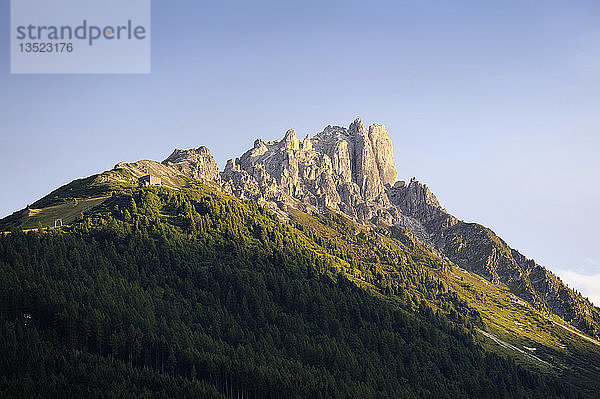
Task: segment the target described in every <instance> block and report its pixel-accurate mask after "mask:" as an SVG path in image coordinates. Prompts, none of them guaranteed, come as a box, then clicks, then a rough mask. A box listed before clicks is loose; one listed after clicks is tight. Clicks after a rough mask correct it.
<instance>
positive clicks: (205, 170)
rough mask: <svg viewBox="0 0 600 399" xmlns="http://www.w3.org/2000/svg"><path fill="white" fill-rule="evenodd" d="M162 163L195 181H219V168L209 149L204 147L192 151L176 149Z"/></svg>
mask: <svg viewBox="0 0 600 399" xmlns="http://www.w3.org/2000/svg"><path fill="white" fill-rule="evenodd" d="M162 163H163V164H164V165H166V166H168V167H170V168H172V169H175V170H177V171H178V172H180V173H181V174H183V175H185V176H188V177H191V178H193V179H198V180H218V179H219V167H218V166H217V163H216V162H215V159H214V158H213V156H212V154H211V153H210V151H209V150H208V148H206V147H204V146H202V147H199V148H196V149H191V150H180V149H175V151H173V153H172V154H171V155H169V157H168V158H167V159H165V160H164V161H163V162H162Z"/></svg>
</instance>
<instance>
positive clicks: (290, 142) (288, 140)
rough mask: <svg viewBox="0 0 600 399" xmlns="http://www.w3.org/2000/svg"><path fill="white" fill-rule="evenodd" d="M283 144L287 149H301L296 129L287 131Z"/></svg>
mask: <svg viewBox="0 0 600 399" xmlns="http://www.w3.org/2000/svg"><path fill="white" fill-rule="evenodd" d="M282 144H283V147H284V148H285V149H286V150H294V151H298V150H299V149H300V140H298V136H297V135H296V131H295V130H294V129H290V130H288V131H287V132H286V133H285V136H284V137H283V140H282Z"/></svg>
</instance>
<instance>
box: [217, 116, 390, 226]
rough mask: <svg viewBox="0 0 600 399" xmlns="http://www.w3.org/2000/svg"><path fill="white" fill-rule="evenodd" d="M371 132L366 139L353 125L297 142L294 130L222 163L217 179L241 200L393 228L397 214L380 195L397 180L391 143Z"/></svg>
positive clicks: (377, 129) (379, 131) (380, 132)
mask: <svg viewBox="0 0 600 399" xmlns="http://www.w3.org/2000/svg"><path fill="white" fill-rule="evenodd" d="M372 130H373V133H372V135H370V134H369V131H370V130H367V129H366V128H365V126H364V124H363V123H362V121H361V120H360V119H357V120H355V121H354V122H353V123H352V124H351V125H350V126H349V128H347V129H346V128H343V127H340V126H327V127H326V128H325V129H324V130H323V131H322V132H320V133H318V134H317V135H316V136H315V137H313V138H312V139H311V138H310V137H308V136H307V137H306V138H305V139H304V140H302V142H300V140H299V139H298V137H297V135H296V132H295V131H294V130H293V129H291V130H288V131H287V132H286V134H285V136H284V137H283V139H281V140H278V141H269V142H264V141H262V140H260V139H257V140H256V141H255V143H254V147H253V148H252V149H250V150H248V151H246V152H245V153H244V154H243V155H242V156H241V157H240V158H237V159H235V160H230V161H228V162H227V166H226V167H225V170H224V171H223V173H222V174H221V179H222V180H223V182H224V184H225V186H226V187H227V189H228V191H231V192H232V193H234V194H235V195H237V196H239V197H241V198H249V199H254V200H257V199H263V200H266V201H276V202H277V201H279V202H282V203H286V204H287V205H289V206H293V207H297V208H300V209H302V210H309V209H313V210H317V211H318V210H320V209H321V210H322V209H325V208H330V209H333V210H335V211H338V212H343V213H345V214H347V215H348V216H350V217H352V218H354V219H356V220H358V221H360V222H368V223H377V222H384V223H388V224H397V223H400V222H401V218H400V214H399V212H398V210H397V209H396V208H395V207H394V206H393V205H392V204H391V202H390V201H389V199H388V197H387V194H386V192H385V190H386V189H385V184H386V182H389V181H390V180H392V179H394V178H395V176H396V171H395V167H393V166H392V165H393V164H394V159H393V149H392V143H391V139H390V137H389V134H388V133H387V131H386V130H385V127H383V126H381V125H373V129H372ZM370 136H372V137H373V138H374V140H376V141H372V140H371V138H370ZM374 143H378V145H379V146H380V147H381V148H376V147H374ZM380 170H381V171H382V172H380ZM382 174H383V175H384V176H385V178H382ZM386 179H387V180H386Z"/></svg>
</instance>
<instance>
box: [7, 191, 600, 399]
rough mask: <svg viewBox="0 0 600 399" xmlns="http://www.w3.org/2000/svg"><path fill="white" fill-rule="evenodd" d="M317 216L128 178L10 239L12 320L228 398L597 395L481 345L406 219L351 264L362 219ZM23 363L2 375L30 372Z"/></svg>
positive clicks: (468, 313)
mask: <svg viewBox="0 0 600 399" xmlns="http://www.w3.org/2000/svg"><path fill="white" fill-rule="evenodd" d="M304 215H305V216H302V214H298V215H297V216H296V219H295V221H294V222H293V223H292V224H290V223H288V224H282V223H280V222H279V221H278V220H277V219H276V218H274V216H273V215H272V214H270V212H268V211H266V210H265V209H263V208H261V207H259V206H257V205H256V204H255V203H253V202H249V203H244V202H242V201H240V200H237V199H235V198H233V197H230V196H226V195H223V194H221V193H218V192H216V191H214V190H213V189H209V188H207V187H203V186H190V187H185V188H183V189H182V190H172V189H168V188H149V189H139V190H138V189H134V190H130V189H125V190H124V191H122V192H120V193H117V194H115V195H113V196H112V197H111V198H110V199H108V200H106V201H105V202H104V203H103V204H102V205H100V206H99V207H97V208H95V209H94V210H93V211H92V212H91V213H90V214H88V215H87V216H85V217H84V218H83V219H82V220H80V221H77V222H75V223H74V224H73V225H72V226H70V227H68V228H63V229H62V230H51V231H46V232H43V233H38V232H30V233H28V234H24V233H19V232H13V233H10V234H7V235H5V236H4V237H1V238H0V273H1V275H2V279H0V282H1V284H2V287H1V289H0V304H1V305H2V306H1V309H2V312H1V316H2V322H3V323H4V326H5V329H6V330H7V331H11V329H12V330H14V329H15V328H17V326H18V329H19V331H24V333H23V335H22V337H23V339H24V340H25V342H26V345H27V346H28V345H29V344H30V342H29V341H32V340H34V339H36V338H33V337H39V338H37V339H38V340H39V342H41V343H42V344H43V345H51V346H52V347H54V348H64V349H62V350H63V351H75V352H74V353H79V352H81V353H83V354H84V355H83V356H88V354H89V355H90V356H96V357H99V359H104V361H105V362H109V364H110V362H113V360H111V359H115V360H116V361H117V362H122V363H121V364H124V365H127V367H132V368H133V369H134V370H145V369H150V370H152V372H153V373H157V374H158V375H159V376H160V377H159V378H165V379H167V380H170V379H171V380H172V381H178V380H177V379H178V378H184V380H185V383H186V384H187V383H191V384H195V382H194V381H204V384H210V385H213V386H215V387H216V388H217V389H218V390H219V391H221V392H222V393H224V394H225V395H226V396H228V397H235V396H238V395H243V396H246V397H282V396H285V397H309V396H310V397H436V398H443V397H448V398H456V397H483V396H489V397H503V396H506V397H527V398H534V397H540V398H541V397H580V396H590V395H591V392H592V391H593V389H594V385H593V384H594V382H593V380H592V381H591V382H589V384H591V385H588V386H589V387H590V388H589V389H591V391H589V392H588V391H586V389H587V388H584V387H585V386H586V385H583V384H582V385H580V384H579V383H578V381H577V380H575V379H574V378H573V376H572V375H570V374H569V372H568V370H562V369H561V370H557V371H556V373H557V375H559V376H560V378H561V379H560V380H556V377H554V376H551V375H546V374H540V373H539V372H533V371H527V370H526V369H524V368H522V367H520V366H517V365H515V364H514V362H512V361H510V360H506V359H504V358H503V357H499V356H497V355H494V354H489V353H486V352H485V351H483V350H482V349H481V348H480V346H479V345H478V344H477V341H476V340H474V338H473V334H474V331H475V330H474V326H475V325H480V322H481V318H480V317H479V316H478V313H477V312H476V311H474V309H472V308H471V306H470V305H469V304H467V303H464V302H462V301H461V300H459V299H458V298H457V297H456V296H455V295H453V294H452V293H451V292H450V291H448V290H447V288H444V284H443V283H442V282H441V281H440V280H439V279H437V278H436V274H437V273H441V274H440V276H441V275H443V274H444V273H447V272H448V271H447V270H445V269H446V266H445V265H444V261H443V260H442V259H441V258H439V257H438V256H437V255H435V254H433V253H431V252H429V251H428V250H427V248H426V247H423V246H421V245H420V244H419V243H418V242H416V241H411V238H410V236H406V235H404V233H403V232H402V231H401V230H399V231H395V232H394V234H395V235H397V236H398V239H396V238H393V237H392V236H386V235H385V234H383V233H376V232H370V233H367V232H365V231H361V232H358V233H357V235H356V236H355V237H356V240H355V242H354V243H351V245H355V246H356V248H357V249H358V248H363V249H367V248H369V247H371V248H373V251H374V252H373V253H366V252H365V251H363V252H364V256H363V257H361V258H360V259H356V261H355V264H354V266H353V265H352V264H350V263H349V262H347V261H346V260H345V258H350V257H351V255H350V254H347V253H346V251H345V250H344V249H342V248H338V249H337V251H338V252H339V256H336V255H333V254H332V252H335V251H336V249H335V246H336V245H334V244H335V242H336V240H337V238H336V237H334V236H333V235H335V232H336V231H339V230H340V229H341V230H344V229H346V230H348V231H351V229H353V228H358V229H359V230H360V229H362V227H360V226H358V225H354V226H353V225H352V224H351V223H348V222H347V221H346V220H345V219H336V217H334V216H332V217H333V219H329V218H325V219H322V220H321V221H319V220H316V219H314V217H313V216H310V215H306V214H304ZM302 217H304V218H308V219H307V220H304V221H301V220H300V219H298V218H302ZM323 223H326V224H323ZM319 225H320V226H322V227H321V228H317V226H319ZM327 225H329V227H327ZM312 229H316V231H324V230H327V231H329V232H330V233H331V234H332V237H331V238H330V239H329V240H327V241H322V242H321V243H319V241H320V240H318V239H317V236H316V235H314V234H312V233H311V230H312ZM390 234H391V233H390ZM337 237H338V238H339V237H346V235H340V236H337ZM402 241H404V243H403V242H402ZM369 242H377V243H379V244H380V245H377V246H370V245H369ZM375 257H378V258H379V261H377V260H376V259H375ZM353 267H355V268H356V270H355V271H353V270H352V269H353ZM386 269H389V270H386ZM386 282H387V283H386ZM388 283H390V284H388ZM393 283H395V284H393ZM361 285H362V286H363V288H360V287H359V286H361ZM401 291H402V292H401ZM386 292H387V294H386ZM426 299H427V300H426ZM428 303H430V304H428ZM436 309H437V310H436ZM451 310H454V316H451V318H448V317H446V316H444V314H448V315H450V314H451V313H452V311H451ZM481 327H484V326H483V325H481ZM8 334H9V335H10V334H11V333H10V332H9V333H8ZM8 342H9V345H6V346H4V345H3V346H2V351H6V352H9V353H13V357H14V356H15V355H14V354H15V353H18V352H17V351H18V348H19V346H18V344H17V343H11V341H10V340H8ZM57 350H59V351H60V350H61V349H57ZM36 353H37V352H36ZM37 356H38V357H39V356H42V357H44V356H46V355H44V354H43V353H42V354H38V355H37ZM3 357H4V356H3ZM17 358H19V362H17V363H16V364H12V363H3V369H2V375H3V376H6V375H15V369H14V367H15V366H16V365H21V366H19V367H26V368H33V365H32V363H31V360H30V359H28V358H27V357H25V358H20V357H18V356H17ZM590 359H594V358H590ZM42 361H45V362H49V360H47V358H44V359H42ZM79 362H80V360H78V358H77V357H76V358H71V359H70V360H69V361H68V363H69V364H74V367H77V364H79ZM94 370H98V369H94ZM55 372H56V371H53V370H50V372H49V373H48V377H44V375H38V377H39V378H41V381H42V382H43V384H41V385H39V387H44V386H46V380H45V378H53V377H52V375H53V373H55ZM65 372H68V373H71V372H70V371H65ZM73 373H74V371H73ZM3 378H4V377H3ZM68 378H69V376H68ZM171 380H170V381H171ZM138 383H139V384H140V385H142V386H143V384H144V382H138ZM67 386H68V387H69V388H72V386H71V385H69V384H67ZM194 386H196V385H192V386H191V388H189V389H195V388H193V387H194ZM196 387H197V389H202V390H204V391H205V392H208V391H206V390H207V387H206V386H205V385H202V384H200V385H197V386H196ZM39 389H42V388H39ZM146 389H147V390H148V392H153V390H154V389H157V388H156V387H154V388H152V387H150V386H147V387H146ZM37 392H40V391H37ZM41 392H42V393H43V392H44V391H41ZM191 392H195V391H191ZM590 397H591V396H590Z"/></svg>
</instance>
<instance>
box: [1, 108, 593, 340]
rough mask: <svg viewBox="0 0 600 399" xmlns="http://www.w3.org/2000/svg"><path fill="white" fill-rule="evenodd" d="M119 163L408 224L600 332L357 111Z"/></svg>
mask: <svg viewBox="0 0 600 399" xmlns="http://www.w3.org/2000/svg"><path fill="white" fill-rule="evenodd" d="M120 170H121V171H126V172H127V173H126V175H127V176H126V177H123V176H121V175H119V174H118V173H108V174H101V175H99V177H98V178H97V180H98V184H113V183H119V184H121V183H124V182H125V183H128V184H135V183H136V180H137V178H138V177H140V176H142V175H146V174H152V175H155V176H157V177H160V178H161V181H162V184H164V185H167V186H170V187H181V186H183V185H185V184H188V183H189V182H192V181H201V182H204V183H206V184H208V185H210V186H212V187H214V188H217V189H219V190H221V191H224V192H226V193H228V194H232V195H234V196H236V197H238V198H240V199H247V200H253V201H257V202H258V203H261V204H263V205H264V206H266V207H267V208H268V209H270V210H271V211H273V212H275V213H276V214H277V215H278V216H279V217H280V218H281V219H282V220H288V219H289V214H290V210H292V209H297V210H300V211H302V212H307V213H309V214H310V213H313V214H320V213H323V212H325V211H334V212H339V213H341V214H344V215H346V216H347V217H349V218H350V219H352V220H354V221H356V222H358V223H361V224H363V225H365V226H371V227H375V226H401V227H403V228H406V229H407V230H408V231H410V233H412V235H414V237H415V238H416V239H418V240H419V241H421V242H423V243H425V244H426V245H428V246H429V247H431V248H432V249H433V250H434V251H436V252H437V253H439V254H440V255H442V256H444V257H446V258H448V259H449V260H450V261H451V262H453V263H454V264H456V265H458V266H460V267H463V268H465V269H466V270H469V271H473V272H475V273H477V274H479V275H480V276H482V277H484V278H485V279H486V280H488V281H489V282H491V283H494V284H497V283H504V284H506V285H507V286H509V287H510V288H511V290H513V292H514V293H515V294H516V295H518V296H519V297H520V298H522V299H523V300H525V301H527V302H528V303H529V304H531V305H532V306H533V307H535V308H536V309H538V310H540V311H542V312H547V313H554V314H557V315H558V316H560V317H561V318H563V319H564V320H565V321H567V322H568V323H570V324H571V325H573V326H574V327H577V328H579V329H580V330H582V331H584V332H586V333H587V334H589V335H591V336H592V337H595V338H598V337H600V310H599V309H598V308H596V307H594V306H593V305H592V304H591V303H589V301H587V300H586V299H584V298H583V297H581V295H578V294H577V293H575V292H574V291H573V290H571V289H569V288H568V287H567V286H566V285H565V284H563V283H562V282H561V281H560V279H559V278H558V277H556V276H555V275H553V274H552V273H551V272H549V271H548V270H546V269H545V268H544V267H542V266H541V265H539V264H537V263H535V261H533V260H531V259H528V258H527V257H525V256H524V255H522V254H521V253H520V252H518V251H517V250H515V249H513V248H511V247H509V246H508V245H507V244H506V242H505V241H504V240H502V239H501V238H500V237H498V236H497V235H496V234H495V233H494V232H493V231H492V230H490V229H489V228H486V227H485V226H482V225H480V224H477V223H466V222H464V221H462V220H459V219H458V218H456V217H455V216H453V215H451V214H450V213H448V212H447V211H446V210H445V209H444V208H443V206H442V205H441V204H440V203H439V201H438V200H437V198H436V197H435V195H434V194H433V192H432V191H431V190H430V189H429V187H428V186H427V185H425V184H423V183H421V182H419V181H418V180H417V179H416V178H412V179H411V180H410V181H409V182H408V184H407V183H406V182H404V181H398V180H397V176H398V175H397V171H396V167H395V162H394V156H393V147H392V141H391V137H390V135H389V133H388V132H387V129H386V128H385V126H384V125H380V124H372V125H370V126H369V128H366V127H365V125H364V123H363V122H362V121H361V120H360V119H359V118H357V119H356V120H354V121H353V122H352V123H351V124H350V125H349V126H348V128H345V127H342V126H332V125H328V126H326V127H325V128H324V129H323V130H322V131H321V132H319V133H317V134H316V135H314V136H313V137H312V138H311V137H310V136H309V135H307V136H306V137H305V138H304V139H303V140H302V141H301V140H299V138H298V136H297V133H296V131H295V130H294V129H289V130H287V131H286V132H285V134H284V137H283V138H282V139H280V140H271V141H263V140H262V139H260V138H258V139H256V140H255V141H254V144H253V147H252V148H251V149H249V150H247V151H246V152H245V153H243V154H242V155H241V156H240V157H238V158H235V159H230V160H228V161H227V164H226V166H225V167H224V169H223V170H222V171H221V170H219V168H218V165H217V163H216V162H215V160H214V158H213V156H212V154H211V153H210V150H209V149H208V148H206V147H205V146H200V147H198V148H193V149H187V150H185V149H175V150H174V151H173V152H172V153H171V155H169V156H168V157H167V158H166V159H165V160H163V161H162V162H158V161H151V160H141V161H137V162H131V163H128V162H120V163H118V164H117V165H115V167H114V169H113V171H120ZM60 195H62V194H59V196H60ZM48 201H50V202H51V200H48ZM48 201H45V203H46V204H47V203H48ZM34 205H35V204H34ZM9 218H10V217H9ZM7 219H8V218H5V220H7Z"/></svg>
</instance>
